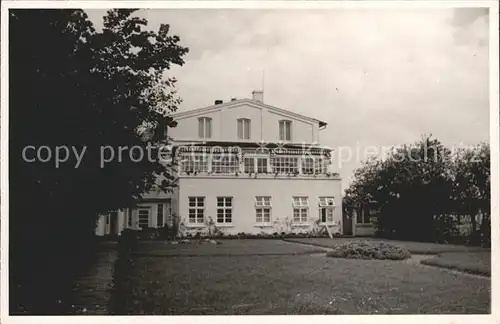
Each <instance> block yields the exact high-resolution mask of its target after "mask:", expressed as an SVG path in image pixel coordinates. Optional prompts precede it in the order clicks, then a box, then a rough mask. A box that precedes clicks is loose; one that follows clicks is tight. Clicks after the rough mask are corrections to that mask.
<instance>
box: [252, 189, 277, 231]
mask: <svg viewBox="0 0 500 324" xmlns="http://www.w3.org/2000/svg"><path fill="white" fill-rule="evenodd" d="M265 198H269V199H268V201H267V200H266V199H265ZM254 200H255V226H272V219H273V202H272V197H271V196H255V198H254ZM266 202H268V203H269V204H266ZM266 210H268V213H269V221H267V222H266V219H265V213H266ZM259 214H260V215H259ZM259 216H260V218H261V221H260V222H259V221H258V217H259Z"/></svg>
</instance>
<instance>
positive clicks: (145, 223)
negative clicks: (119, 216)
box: [137, 207, 151, 228]
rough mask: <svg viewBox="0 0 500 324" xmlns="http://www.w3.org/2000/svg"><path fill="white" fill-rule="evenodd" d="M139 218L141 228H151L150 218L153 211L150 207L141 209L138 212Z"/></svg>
mask: <svg viewBox="0 0 500 324" xmlns="http://www.w3.org/2000/svg"><path fill="white" fill-rule="evenodd" d="M137 213H138V218H139V227H140V228H146V227H149V218H150V215H151V209H150V208H149V207H140V208H139V209H138V210H137Z"/></svg>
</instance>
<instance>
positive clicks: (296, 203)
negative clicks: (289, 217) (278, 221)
mask: <svg viewBox="0 0 500 324" xmlns="http://www.w3.org/2000/svg"><path fill="white" fill-rule="evenodd" d="M308 214H309V199H308V198H307V197H293V222H294V223H296V224H305V223H307V218H308Z"/></svg>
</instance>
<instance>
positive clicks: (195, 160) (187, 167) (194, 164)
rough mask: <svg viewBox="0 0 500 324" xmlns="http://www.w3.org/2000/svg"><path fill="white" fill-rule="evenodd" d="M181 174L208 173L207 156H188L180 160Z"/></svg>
mask: <svg viewBox="0 0 500 324" xmlns="http://www.w3.org/2000/svg"><path fill="white" fill-rule="evenodd" d="M181 167H182V169H181V170H182V171H183V172H208V156H207V155H205V154H189V155H185V156H183V159H182V164H181Z"/></svg>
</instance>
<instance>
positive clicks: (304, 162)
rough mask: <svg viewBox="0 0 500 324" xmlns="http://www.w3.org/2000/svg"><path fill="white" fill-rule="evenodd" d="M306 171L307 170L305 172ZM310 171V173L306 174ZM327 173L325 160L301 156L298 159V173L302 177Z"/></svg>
mask: <svg viewBox="0 0 500 324" xmlns="http://www.w3.org/2000/svg"><path fill="white" fill-rule="evenodd" d="M306 169H307V170H306ZM306 171H310V172H306ZM326 171H327V168H326V159H325V158H323V157H321V156H312V155H307V156H302V157H301V158H300V172H301V174H304V175H319V174H325V173H326Z"/></svg>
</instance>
